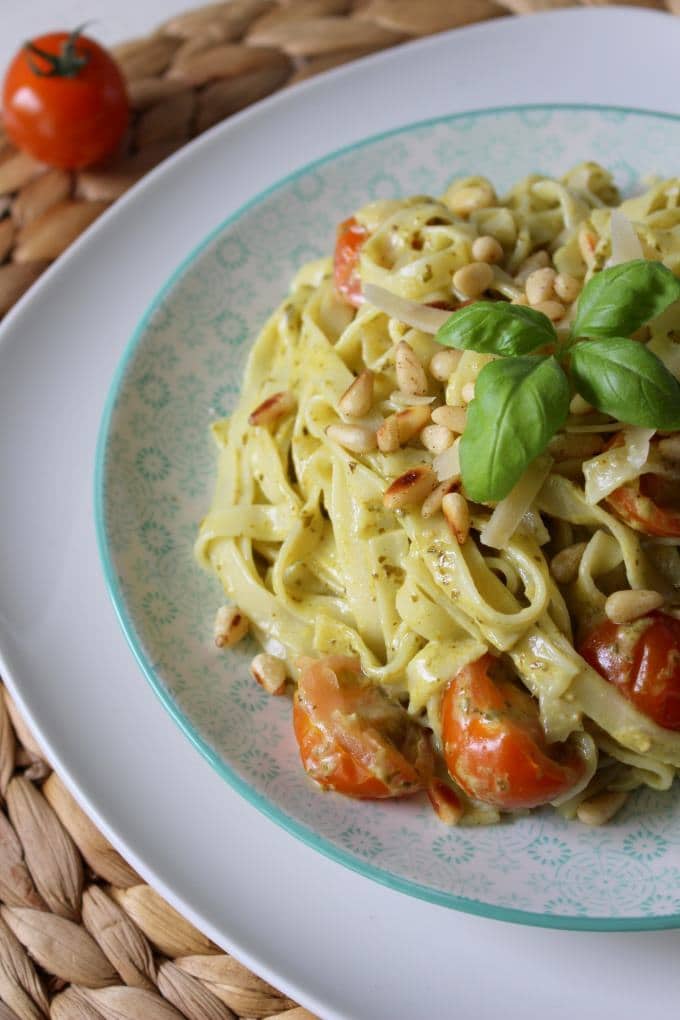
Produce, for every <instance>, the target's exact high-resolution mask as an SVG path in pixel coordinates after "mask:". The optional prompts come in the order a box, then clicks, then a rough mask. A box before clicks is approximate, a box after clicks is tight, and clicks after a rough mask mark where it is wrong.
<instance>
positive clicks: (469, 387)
mask: <svg viewBox="0 0 680 1020" xmlns="http://www.w3.org/2000/svg"><path fill="white" fill-rule="evenodd" d="M460 395H461V397H462V398H463V400H464V401H465V403H466V404H470V403H472V401H473V400H474V399H475V384H474V383H473V382H466V383H465V386H463V388H462V390H461V391H460Z"/></svg>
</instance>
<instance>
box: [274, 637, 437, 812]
mask: <svg viewBox="0 0 680 1020" xmlns="http://www.w3.org/2000/svg"><path fill="white" fill-rule="evenodd" d="M293 726H294V729H295V736H296V737H297V741H298V745H299V747H300V757H301V758H302V764H303V765H304V767H305V770H306V771H307V772H308V774H309V775H310V776H311V777H312V779H315V780H316V782H317V783H318V784H319V785H320V786H323V787H324V788H326V789H328V790H335V791H336V792H337V793H343V794H345V795H346V796H348V797H360V798H384V797H404V796H406V795H408V794H410V793H415V792H416V791H418V790H421V789H423V788H424V787H425V786H426V785H427V783H428V781H429V779H430V776H431V774H432V771H433V767H434V761H433V754H432V748H431V746H430V740H429V736H428V734H427V733H426V732H425V731H424V730H423V729H422V727H420V726H418V724H417V723H415V722H413V720H412V719H410V718H409V717H408V715H407V713H406V712H405V711H404V709H403V708H400V706H398V705H394V704H392V702H390V701H389V700H388V699H387V698H386V697H385V695H384V694H382V693H381V691H379V690H378V689H377V688H375V687H369V686H366V685H365V684H364V683H362V682H361V674H360V667H359V661H358V660H357V659H351V658H347V657H346V656H341V655H331V656H328V657H327V658H325V659H319V660H313V659H309V660H308V661H307V662H306V664H305V665H304V667H303V669H302V672H301V675H300V682H299V684H298V689H297V691H296V694H295V700H294V702H293Z"/></svg>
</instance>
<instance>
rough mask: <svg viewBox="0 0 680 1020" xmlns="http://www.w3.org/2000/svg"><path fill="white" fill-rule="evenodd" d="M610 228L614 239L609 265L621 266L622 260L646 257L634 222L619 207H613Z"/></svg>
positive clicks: (627, 260) (630, 260)
mask: <svg viewBox="0 0 680 1020" xmlns="http://www.w3.org/2000/svg"><path fill="white" fill-rule="evenodd" d="M609 230H610V234H611V239H612V253H611V255H610V257H609V261H608V262H607V265H608V266H620V265H621V263H622V262H632V261H633V259H643V258H644V257H645V255H644V252H643V250H642V245H641V244H640V240H639V238H638V236H637V234H636V233H635V230H634V229H633V224H632V223H631V222H630V220H629V219H628V218H627V217H626V216H624V215H623V213H622V212H620V211H619V210H618V209H612V214H611V220H610V222H609Z"/></svg>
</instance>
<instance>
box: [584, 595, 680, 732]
mask: <svg viewBox="0 0 680 1020" xmlns="http://www.w3.org/2000/svg"><path fill="white" fill-rule="evenodd" d="M579 652H580V654H581V655H582V656H583V658H584V659H585V660H586V662H587V663H588V664H589V665H591V666H592V667H593V669H595V670H597V672H598V673H599V674H600V675H601V676H603V677H604V678H605V680H609V682H610V683H612V684H615V686H616V687H618V689H619V690H620V691H621V693H622V694H623V696H624V697H625V698H627V699H628V700H629V701H630V702H632V703H633V705H635V707H636V708H637V709H639V711H640V712H642V713H644V715H646V716H648V717H649V718H650V719H652V720H653V721H654V722H655V723H657V724H658V725H659V726H663V727H664V728H665V729H667V730H680V620H676V619H674V618H673V617H672V616H667V615H666V614H665V613H650V614H649V615H648V616H644V617H642V619H640V620H635V621H633V623H620V624H616V623H612V622H611V620H604V621H603V622H602V623H600V624H599V625H598V626H597V627H595V628H594V630H592V631H591V632H590V634H588V636H587V637H586V638H585V640H584V641H583V643H582V644H581V646H580V647H579Z"/></svg>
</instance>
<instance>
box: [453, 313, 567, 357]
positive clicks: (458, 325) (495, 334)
mask: <svg viewBox="0 0 680 1020" xmlns="http://www.w3.org/2000/svg"><path fill="white" fill-rule="evenodd" d="M435 340H436V341H437V343H440V344H443V345H444V346H445V347H457V348H458V349H459V350H463V351H479V352H480V353H482V354H501V355H505V356H508V355H511V354H529V353H530V352H531V351H535V350H536V349H537V348H538V347H544V346H545V345H546V344H554V343H555V342H556V340H557V334H556V333H555V329H554V327H553V324H552V322H551V321H550V319H549V318H548V317H547V316H546V315H543V313H542V312H537V311H535V310H534V309H533V308H525V307H524V306H523V305H511V304H509V303H507V302H505V301H475V303H474V304H472V305H467V306H466V307H465V308H461V309H460V310H459V311H457V312H454V313H453V315H452V316H451V318H450V319H448V320H447V322H445V323H444V325H443V326H440V328H439V330H438V331H437V335H436V337H435Z"/></svg>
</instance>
